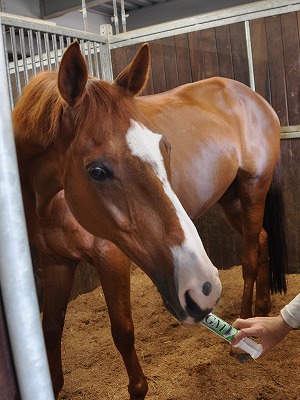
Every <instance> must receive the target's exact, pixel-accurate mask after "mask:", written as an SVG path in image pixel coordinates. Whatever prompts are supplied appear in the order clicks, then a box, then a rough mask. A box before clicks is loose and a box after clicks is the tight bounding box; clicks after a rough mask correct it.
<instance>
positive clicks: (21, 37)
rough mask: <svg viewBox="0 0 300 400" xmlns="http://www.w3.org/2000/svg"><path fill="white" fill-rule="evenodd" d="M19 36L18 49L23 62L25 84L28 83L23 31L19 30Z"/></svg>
mask: <svg viewBox="0 0 300 400" xmlns="http://www.w3.org/2000/svg"><path fill="white" fill-rule="evenodd" d="M19 35H20V48H21V55H22V61H23V70H24V80H25V84H27V83H28V80H29V79H28V68H27V56H26V48H25V37H24V29H23V28H21V29H19Z"/></svg>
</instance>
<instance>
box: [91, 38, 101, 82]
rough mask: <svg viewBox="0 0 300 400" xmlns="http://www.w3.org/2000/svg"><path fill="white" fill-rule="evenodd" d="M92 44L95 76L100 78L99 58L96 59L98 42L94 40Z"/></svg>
mask: <svg viewBox="0 0 300 400" xmlns="http://www.w3.org/2000/svg"><path fill="white" fill-rule="evenodd" d="M93 44H94V61H95V69H96V73H95V76H96V78H97V79H100V70H99V59H98V48H99V44H98V43H97V42H94V43H93Z"/></svg>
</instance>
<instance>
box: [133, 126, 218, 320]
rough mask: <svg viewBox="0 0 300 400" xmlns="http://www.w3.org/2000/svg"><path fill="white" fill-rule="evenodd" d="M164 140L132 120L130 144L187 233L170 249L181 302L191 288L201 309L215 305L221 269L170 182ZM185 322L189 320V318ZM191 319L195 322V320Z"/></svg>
mask: <svg viewBox="0 0 300 400" xmlns="http://www.w3.org/2000/svg"><path fill="white" fill-rule="evenodd" d="M161 139H162V135H160V134H157V133H154V132H152V131H150V130H149V129H148V128H146V127H145V126H143V125H141V124H140V123H138V122H136V121H134V120H131V127H130V128H129V130H128V132H127V135H126V141H127V144H128V146H129V148H130V150H131V152H132V154H133V155H134V156H137V157H139V158H140V159H142V160H143V161H145V162H147V163H149V164H150V165H151V166H152V168H153V170H154V173H155V175H157V177H158V178H159V179H160V181H161V182H162V185H163V188H164V191H165V193H166V195H167V196H168V197H169V199H170V200H171V202H172V204H173V206H174V208H175V211H176V214H177V216H178V219H179V222H180V225H181V227H182V230H183V233H184V237H185V239H184V241H183V243H182V244H181V245H179V246H174V247H173V248H171V251H172V254H173V258H174V271H175V278H177V290H178V295H179V300H180V303H181V305H182V306H183V308H184V307H185V304H186V300H185V297H184V294H185V292H186V291H187V290H189V293H190V295H191V296H192V298H193V300H194V301H196V303H197V304H198V305H199V306H200V307H201V308H202V309H207V308H212V307H213V306H214V305H215V302H216V300H217V299H218V297H219V295H220V283H219V284H218V278H217V276H218V272H217V269H216V268H215V267H214V266H213V264H212V263H211V261H210V259H209V258H208V256H207V254H206V252H205V250H204V247H203V244H202V241H201V239H200V237H199V235H198V232H197V230H196V228H195V226H194V224H193V222H192V221H191V219H190V218H189V216H188V215H187V213H186V212H185V210H184V208H183V207H182V205H181V203H180V201H179V199H178V197H177V196H176V194H175V192H174V191H173V189H172V187H171V185H170V182H169V181H168V177H167V172H166V169H165V165H164V161H163V157H162V154H161V152H160V148H159V142H160V140H161ZM207 281H209V282H211V283H212V285H213V290H212V292H211V295H210V296H205V295H204V294H203V293H202V285H203V284H204V283H205V282H207ZM186 322H189V321H188V320H187V321H186ZM190 322H192V319H191V320H190Z"/></svg>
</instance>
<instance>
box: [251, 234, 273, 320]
mask: <svg viewBox="0 0 300 400" xmlns="http://www.w3.org/2000/svg"><path fill="white" fill-rule="evenodd" d="M259 243H260V256H259V265H258V274H257V279H256V299H255V311H254V315H255V316H262V317H264V316H266V315H268V313H269V312H270V311H271V308H272V301H271V291H270V272H269V249H268V234H267V232H266V231H265V230H264V229H262V231H261V233H260V235H259Z"/></svg>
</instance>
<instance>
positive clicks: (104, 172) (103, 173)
mask: <svg viewBox="0 0 300 400" xmlns="http://www.w3.org/2000/svg"><path fill="white" fill-rule="evenodd" d="M87 172H88V174H89V175H90V177H91V178H92V179H94V180H96V181H104V180H105V179H107V178H111V177H112V173H111V172H110V171H109V170H108V169H107V168H106V167H104V166H99V165H92V166H90V167H88V168H87Z"/></svg>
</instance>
